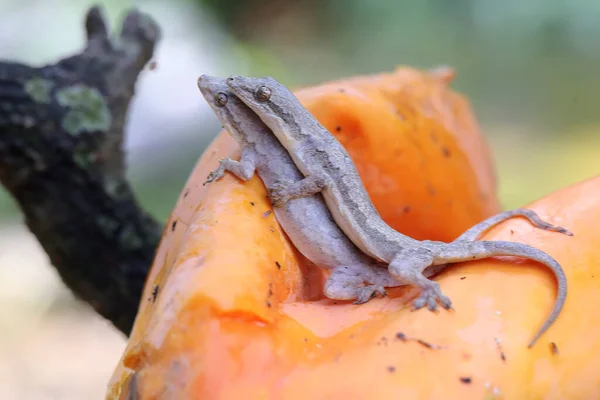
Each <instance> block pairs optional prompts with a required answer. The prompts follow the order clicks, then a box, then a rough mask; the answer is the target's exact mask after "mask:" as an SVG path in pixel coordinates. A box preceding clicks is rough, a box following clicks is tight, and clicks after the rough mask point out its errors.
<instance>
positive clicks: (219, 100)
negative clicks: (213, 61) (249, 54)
mask: <svg viewBox="0 0 600 400" xmlns="http://www.w3.org/2000/svg"><path fill="white" fill-rule="evenodd" d="M198 89H200V93H202V96H204V98H205V99H206V102H207V103H208V105H210V107H211V108H212V109H213V110H214V109H215V108H216V109H220V108H222V107H225V106H226V105H227V102H228V101H229V98H230V97H235V96H234V95H233V93H231V90H230V89H229V86H227V83H225V79H222V78H217V77H216V76H210V75H201V76H200V78H198ZM215 112H216V111H215Z"/></svg>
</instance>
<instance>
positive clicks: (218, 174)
mask: <svg viewBox="0 0 600 400" xmlns="http://www.w3.org/2000/svg"><path fill="white" fill-rule="evenodd" d="M223 161H224V160H219V166H218V167H217V169H215V170H214V171H211V173H209V174H208V176H207V177H206V180H205V181H204V182H203V183H202V186H206V185H208V184H209V183H211V182H213V181H218V180H219V179H221V178H222V177H223V175H225V166H224V165H223Z"/></svg>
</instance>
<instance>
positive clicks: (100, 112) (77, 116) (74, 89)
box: [56, 85, 112, 135]
mask: <svg viewBox="0 0 600 400" xmlns="http://www.w3.org/2000/svg"><path fill="white" fill-rule="evenodd" d="M56 99H57V100H58V103H59V104H60V105H61V106H63V107H69V108H70V110H69V112H68V113H67V115H65V117H64V118H63V120H62V126H63V128H64V129H65V130H66V131H67V132H69V133H70V134H71V135H77V134H79V133H82V132H85V131H88V132H92V131H102V132H106V131H107V130H108V129H109V128H110V124H111V119H112V118H111V117H112V116H111V114H110V110H109V109H108V105H107V104H106V101H104V97H102V94H101V93H100V92H99V91H98V90H97V89H94V88H91V87H89V86H85V85H73V86H69V87H67V88H64V89H61V90H59V91H58V92H57V93H56Z"/></svg>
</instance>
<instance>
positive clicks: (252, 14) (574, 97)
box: [192, 0, 600, 134]
mask: <svg viewBox="0 0 600 400" xmlns="http://www.w3.org/2000/svg"><path fill="white" fill-rule="evenodd" d="M192 1H194V0H192ZM195 1H196V2H197V3H200V4H201V5H202V6H204V7H207V8H210V9H211V10H212V12H214V14H215V15H216V16H217V17H218V20H219V21H220V23H221V24H223V26H224V28H225V29H227V30H229V31H230V32H232V34H234V35H235V36H236V37H237V38H238V39H239V40H241V41H242V42H244V43H252V44H253V45H254V48H262V50H261V52H260V54H263V56H261V57H262V58H263V59H264V54H265V53H267V52H271V53H272V54H273V56H272V58H275V59H278V60H280V62H281V63H282V65H283V66H284V69H285V70H286V71H287V74H286V76H293V77H294V82H288V83H303V84H307V83H316V82H321V81H323V80H327V79H335V78H338V77H340V76H347V75H353V74H359V73H373V72H379V71H382V70H386V69H390V66H393V65H397V64H408V65H412V66H417V67H424V68H429V67H431V66H435V65H438V64H448V65H451V66H453V67H455V68H456V69H457V70H458V77H457V80H456V83H455V85H454V86H455V87H456V88H457V89H459V90H461V91H464V92H465V93H467V94H468V95H469V96H470V98H471V99H472V101H473V103H474V104H475V105H476V109H477V112H478V115H479V117H480V118H481V119H483V120H485V121H491V122H494V121H502V120H505V119H510V120H511V123H519V124H527V125H533V126H536V127H538V128H539V130H543V131H546V132H548V134H559V133H560V132H562V131H563V130H564V129H565V128H569V127H570V126H573V125H586V124H589V123H592V122H595V121H598V118H599V117H598V112H597V107H596V104H597V103H598V100H599V99H598V96H599V95H598V93H600V80H599V79H593V77H594V76H595V75H596V71H598V69H599V68H600V41H598V40H597V37H598V36H599V35H600V24H598V20H599V19H600V2H593V1H569V2H567V1H565V0H505V1H502V2H497V1H494V0H454V1H448V0H422V1H418V2H417V1H411V0H377V1H362V0H322V1H312V0H303V1H297V0H288V1H285V0H281V1H277V0H268V1H256V0H254V1H247V0H226V1H221V0H195ZM265 70H266V71H269V72H267V73H270V70H269V68H268V67H266V68H265V67H264V66H263V68H260V67H258V68H256V71H257V73H259V72H263V71H265ZM278 76H279V75H278ZM515 100H517V101H515Z"/></svg>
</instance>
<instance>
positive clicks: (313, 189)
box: [198, 75, 572, 347]
mask: <svg viewBox="0 0 600 400" xmlns="http://www.w3.org/2000/svg"><path fill="white" fill-rule="evenodd" d="M198 87H199V89H200V91H201V93H202V95H203V96H204V98H205V99H206V101H207V102H208V104H209V105H210V107H211V108H212V110H213V111H214V112H215V114H216V115H217V117H218V118H219V120H220V121H221V122H222V124H223V126H224V128H225V129H226V130H227V131H228V132H229V133H230V135H231V136H232V137H233V138H234V139H235V140H236V141H237V142H238V143H239V145H240V146H241V149H242V152H241V158H240V160H239V161H235V160H232V159H230V158H226V159H222V160H220V164H219V167H218V168H217V169H216V170H214V171H212V172H211V173H210V174H209V176H208V177H207V180H206V182H205V184H207V183H210V182H212V181H215V180H218V179H220V178H221V177H222V176H223V175H224V174H225V172H226V171H228V172H230V173H232V174H233V175H235V176H236V177H238V178H239V179H241V180H243V181H247V180H249V179H250V178H252V176H253V175H254V173H255V172H257V173H258V175H259V177H260V178H261V179H262V181H263V183H264V184H265V186H266V188H267V190H268V193H269V198H270V200H271V203H272V205H273V208H274V212H275V216H276V217H277V220H278V221H279V223H280V225H281V227H282V228H283V230H284V231H285V232H286V234H287V235H288V237H289V238H290V240H291V241H292V243H293V244H294V245H295V246H296V247H297V248H298V250H299V251H300V252H301V253H302V254H303V255H304V256H305V257H306V258H308V259H309V260H311V261H312V262H313V263H315V264H316V265H318V266H320V267H322V268H326V269H328V270H331V274H330V276H329V278H328V279H327V281H326V283H325V288H324V293H325V295H326V296H327V297H329V298H331V299H338V300H356V301H355V303H356V304H361V303H365V302H367V301H369V300H370V299H371V298H373V297H374V296H376V295H378V294H379V295H382V296H383V295H385V289H384V288H385V287H395V286H401V285H413V286H417V287H419V288H421V295H420V297H418V298H417V299H416V300H415V301H414V307H415V308H417V309H419V308H422V307H424V306H426V305H427V307H428V308H429V310H431V311H435V310H436V309H437V303H438V302H439V303H440V305H441V306H442V307H443V308H445V309H450V308H451V306H452V302H451V301H450V299H449V298H448V297H447V296H445V295H444V294H443V293H442V291H441V289H440V287H439V285H438V284H437V283H436V282H434V281H432V280H430V279H427V278H428V277H430V276H432V275H434V274H436V273H437V272H439V271H441V270H442V269H444V268H445V267H446V266H447V264H449V263H454V262H459V261H468V260H475V259H481V258H486V257H492V256H501V255H502V256H504V255H510V256H519V257H525V258H528V259H531V260H534V261H537V262H540V263H543V264H545V265H546V266H547V267H548V268H550V269H551V270H552V272H553V273H554V274H555V276H556V278H557V281H558V295H557V300H556V302H555V304H554V307H553V309H552V312H551V313H550V315H549V317H548V318H547V319H546V321H545V322H544V324H543V325H542V327H541V328H540V329H539V331H538V332H537V333H536V335H535V336H534V338H533V339H532V340H531V342H530V343H529V347H531V346H533V345H534V344H535V342H536V341H537V340H538V338H539V337H540V336H541V335H542V334H543V333H544V332H545V331H546V330H547V329H548V328H549V327H550V325H551V324H552V323H553V322H554V320H555V319H556V318H557V317H558V315H559V313H560V311H561V309H562V307H563V304H564V301H565V299H566V294H567V282H566V277H565V274H564V272H563V270H562V268H561V266H560V264H558V262H557V261H556V260H554V259H553V258H552V257H551V256H549V255H548V254H546V253H544V252H542V251H541V250H538V249H536V248H534V247H531V246H528V245H525V244H521V243H515V242H507V241H477V240H476V239H477V238H478V237H479V236H480V235H481V234H483V233H484V232H485V231H487V230H488V229H490V228H491V227H493V226H495V225H497V224H499V223H500V222H502V221H505V220H507V219H509V218H513V217H517V216H521V217H525V218H527V219H528V220H529V221H530V222H531V223H532V224H533V225H534V226H536V227H537V228H540V229H544V230H549V231H556V232H560V233H563V234H567V235H572V234H571V233H570V232H569V231H567V230H566V229H564V228H562V227H559V226H555V225H552V224H549V223H547V222H545V221H542V220H541V218H540V217H539V216H538V215H537V214H536V213H535V212H533V211H531V210H525V209H516V210H511V211H505V212H502V213H499V214H497V215H494V216H492V217H490V218H488V219H486V220H485V221H483V222H481V223H479V224H477V225H475V226H473V227H472V228H470V229H468V230H467V231H466V232H464V233H463V234H462V235H461V236H460V237H458V238H457V239H456V240H454V241H452V242H450V243H445V242H437V241H429V240H425V241H418V240H415V239H413V238H410V237H408V236H406V235H403V234H401V233H399V232H397V231H396V230H394V229H393V228H391V227H390V226H389V225H388V224H386V223H385V222H384V221H383V219H382V218H381V216H380V215H379V213H378V212H377V210H376V209H375V207H374V206H373V203H372V202H371V199H370V197H369V195H368V194H367V191H366V189H365V188H364V186H363V183H362V181H361V179H360V177H359V175H358V171H357V170H356V166H355V165H354V163H353V161H352V160H351V158H350V156H349V155H348V153H347V152H346V150H345V149H344V147H343V146H342V145H341V144H340V143H339V142H338V141H337V139H335V138H334V137H333V136H332V135H331V133H330V132H329V131H328V130H327V129H326V128H325V127H323V126H322V125H321V124H320V123H319V122H318V121H317V120H316V119H315V118H314V117H313V116H312V115H311V114H310V113H309V112H308V110H306V109H305V108H304V107H303V106H302V104H301V103H300V101H299V100H298V99H297V98H296V96H294V94H293V93H292V92H291V91H290V90H289V89H287V88H286V87H285V86H283V85H282V84H280V83H279V82H277V81H276V80H275V79H273V78H270V77H267V78H250V77H240V76H231V77H229V78H227V79H222V78H217V77H211V76H207V75H202V76H201V77H200V78H199V79H198Z"/></svg>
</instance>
